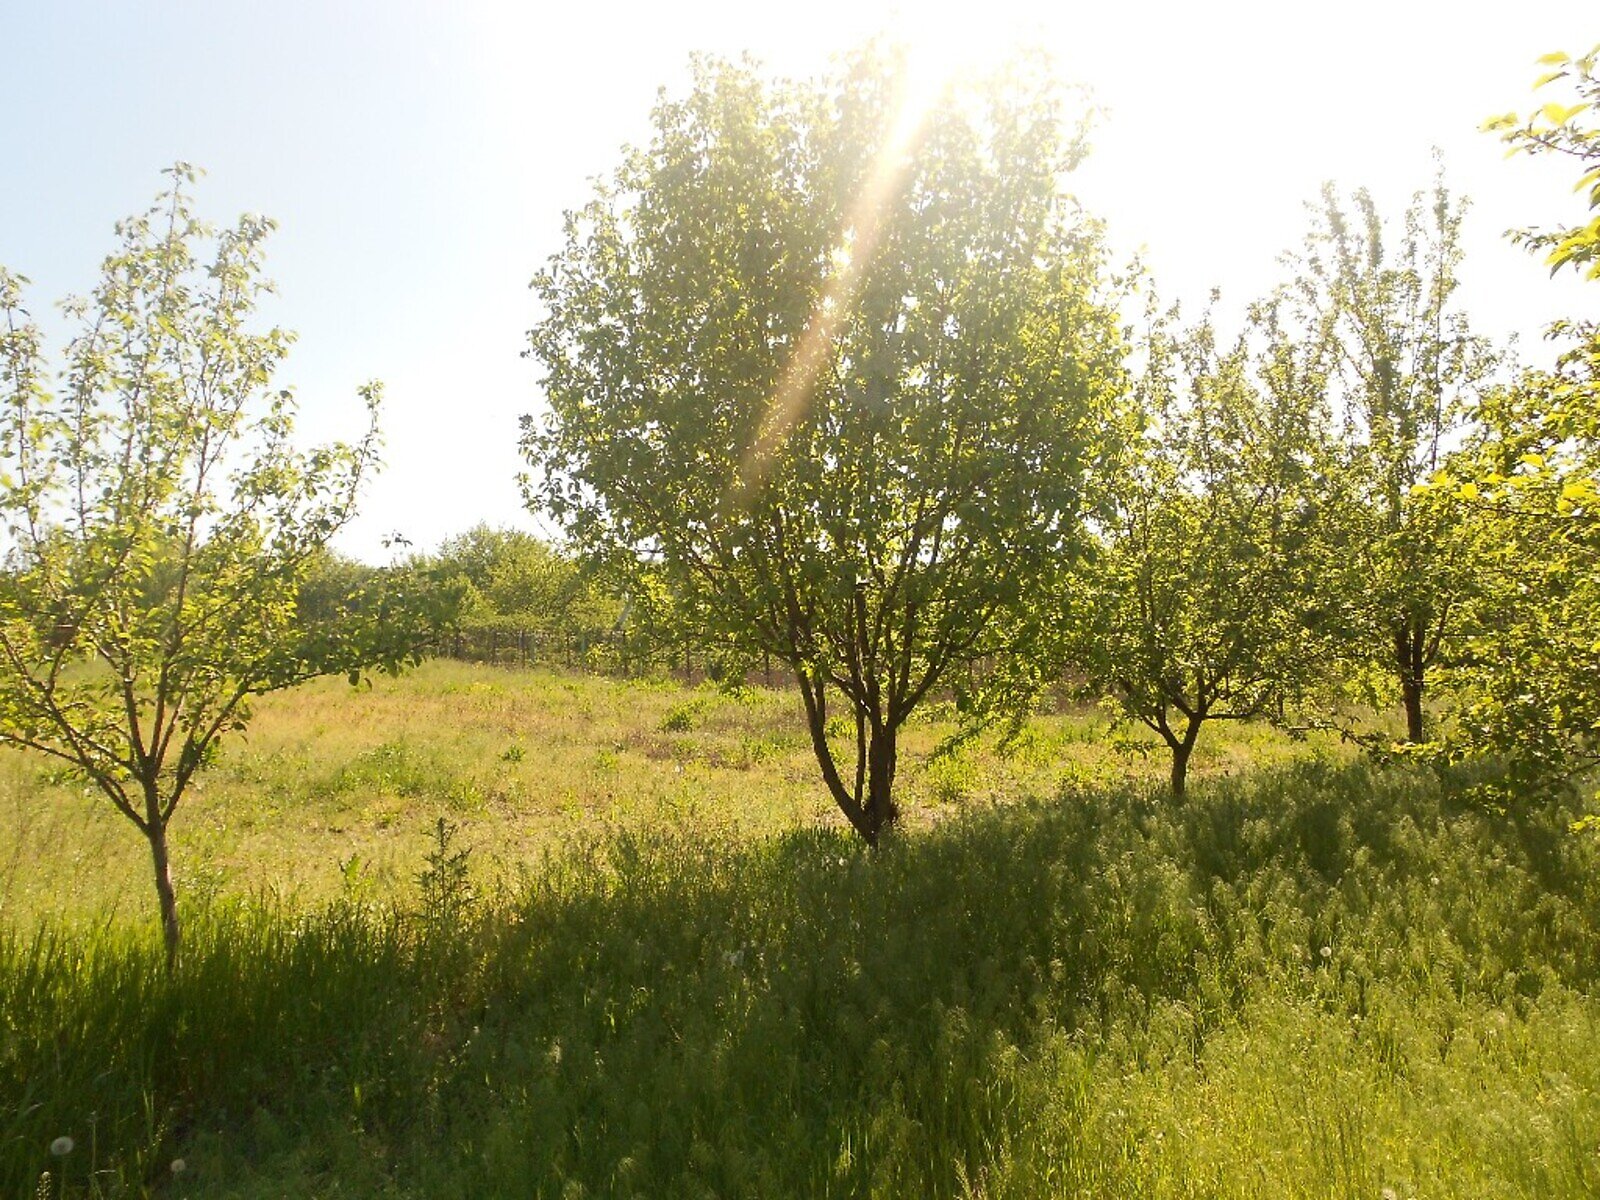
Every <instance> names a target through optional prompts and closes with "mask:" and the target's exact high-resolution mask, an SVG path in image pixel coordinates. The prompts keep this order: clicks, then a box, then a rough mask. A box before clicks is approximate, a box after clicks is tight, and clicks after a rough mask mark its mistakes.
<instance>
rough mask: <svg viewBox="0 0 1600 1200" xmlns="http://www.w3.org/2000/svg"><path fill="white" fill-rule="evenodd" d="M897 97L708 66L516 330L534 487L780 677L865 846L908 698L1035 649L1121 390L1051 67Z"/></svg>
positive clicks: (669, 111)
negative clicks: (835, 714)
mask: <svg viewBox="0 0 1600 1200" xmlns="http://www.w3.org/2000/svg"><path fill="white" fill-rule="evenodd" d="M914 99H915V97H912V96H909V95H908V69H907V67H906V65H905V63H904V62H902V61H901V60H900V59H899V58H898V57H897V56H896V55H894V54H892V53H888V52H884V53H881V54H880V53H875V52H868V53H866V54H864V55H862V56H859V57H857V58H856V59H855V60H853V61H851V62H849V63H848V64H846V66H845V67H844V68H843V70H842V72H841V73H839V74H836V75H835V76H834V77H832V78H829V79H826V80H823V81H821V82H818V83H796V82H791V81H770V80H765V79H763V78H761V77H760V76H759V75H758V74H757V73H756V72H755V70H754V69H753V68H751V67H749V66H747V65H737V64H731V63H725V62H713V61H705V60H702V61H699V62H698V63H697V64H696V67H695V75H694V83H693V86H692V88H691V90H690V92H689V94H688V95H687V96H686V97H684V98H682V99H666V98H663V99H662V100H661V101H660V103H659V104H658V105H657V107H656V109H655V111H654V114H653V126H654V132H653V137H652V140H651V141H650V143H649V144H648V145H647V146H645V147H643V148H640V149H635V150H633V151H630V152H629V153H628V155H627V157H626V159H625V161H624V163H623V165H622V166H621V167H620V168H619V170H618V171H617V172H616V174H615V175H614V176H613V177H612V178H611V179H610V180H608V181H606V182H604V183H603V184H602V185H601V186H600V188H599V189H598V194H597V196H596V197H595V199H594V200H592V201H591V202H590V203H589V204H588V205H586V206H585V207H584V208H583V209H581V210H579V211H578V212H576V213H573V214H571V215H570V216H569V218H568V222H567V240H566V245H565V247H564V248H563V249H562V250H561V251H560V252H559V253H558V254H557V255H556V256H555V257H554V258H553V259H552V260H551V262H550V264H549V266H548V267H547V268H546V269H545V270H544V271H543V272H541V273H540V275H539V276H538V278H537V279H536V281H535V289H536V291H537V292H538V294H539V297H540V300H541V303H542V305H543V307H544V316H543V319H542V320H541V321H540V323H539V324H538V325H537V326H536V327H535V328H534V329H533V330H532V332H531V335H530V337H531V352H532V356H533V357H534V358H535V359H536V360H537V361H538V362H539V363H540V364H541V365H542V366H543V368H544V371H545V375H544V393H545V396H546V398H547V400H548V402H549V405H550V412H549V414H548V416H547V417H546V418H545V419H543V420H540V421H534V420H531V419H530V420H529V421H528V422H527V423H526V425H525V439H524V447H525V450H526V452H527V455H528V457H529V459H530V461H531V463H532V464H533V466H534V467H535V477H534V478H533V479H532V480H531V481H530V490H529V501H530V503H536V504H541V505H543V506H544V507H546V508H547V509H548V510H549V511H550V512H552V513H553V514H554V515H555V516H557V517H558V518H559V519H561V520H562V521H563V522H564V523H565V525H566V527H567V529H568V531H569V532H570V534H571V535H572V537H573V539H574V541H575V542H576V544H577V545H579V546H580V547H582V549H583V550H584V551H585V552H586V553H587V554H589V555H590V556H591V557H593V558H595V559H598V560H602V561H604V562H605V563H606V564H607V565H608V566H609V568H610V569H611V570H613V571H614V572H616V573H617V574H618V575H620V576H621V577H622V578H624V579H626V580H628V581H629V594H630V596H631V597H633V598H634V602H635V603H636V604H638V605H639V606H640V608H641V609H643V610H645V613H646V618H645V619H646V620H647V621H652V622H656V623H668V622H670V623H671V624H672V625H675V626H677V627H678V628H683V629H689V630H692V631H694V633H695V635H696V636H697V638H698V639H699V640H700V641H701V643H702V644H703V645H706V646H707V647H709V648H710V650H711V652H712V653H713V654H714V655H716V656H717V657H719V658H720V659H721V660H722V662H723V664H724V666H725V667H726V668H727V673H728V674H731V675H734V676H736V675H737V672H738V668H739V667H740V665H741V664H743V665H748V664H749V663H750V662H752V661H753V660H754V659H755V658H756V657H758V656H760V655H762V654H768V655H770V656H771V657H772V658H774V659H776V660H778V661H779V662H782V663H783V664H785V665H786V666H787V668H788V669H789V670H790V671H792V673H793V674H794V676H795V678H796V679H797V680H798V682H799V685H800V690H801V695H802V699H803V702H804V705H805V709H806V715H807V723H808V726H809V728H810V731H811V735H812V740H813V745H814V749H815V751H816V755H817V758H818V762H819V765H820V767H821V770H822V775H823V778H824V780H825V781H826V783H827V785H828V788H829V791H830V792H831V793H832V795H833V797H834V799H835V800H836V802H837V803H838V805H839V807H840V809H841V810H842V811H843V812H844V813H845V814H846V815H847V817H848V818H849V819H850V821H851V823H852V824H853V825H854V826H855V827H856V829H857V830H858V831H859V832H860V833H861V834H862V835H863V836H864V837H865V838H867V839H868V840H869V841H875V840H876V839H877V838H878V836H879V834H880V833H881V832H882V831H883V830H884V829H886V828H888V827H889V826H890V825H892V824H893V822H894V820H895V819H896V816H897V812H898V810H897V807H896V805H895V801H894V799H893V784H894V777H895V762H896V750H895V744H896V737H897V735H898V733H899V731H900V730H901V728H902V726H903V725H904V723H905V721H906V719H907V717H908V716H909V715H910V714H911V713H912V712H913V711H914V710H915V709H916V707H917V706H918V705H919V704H920V703H922V701H923V700H924V698H925V697H927V696H928V695H929V693H930V692H932V691H934V690H935V689H938V688H940V687H948V686H950V685H951V684H952V683H953V681H954V677H955V675H956V673H957V672H958V670H961V669H962V668H964V667H965V666H967V665H968V664H972V663H975V662H981V661H983V660H985V658H986V657H988V656H995V657H997V658H1000V659H1004V660H1009V661H1025V660H1027V659H1029V658H1031V657H1032V640H1033V639H1036V637H1037V636H1038V630H1039V628H1040V625H1039V622H1038V621H1037V620H1033V621H1029V620H1025V619H1022V618H1023V615H1024V613H1025V611H1026V610H1027V608H1028V606H1047V605H1048V603H1049V601H1048V600H1047V599H1046V598H1047V597H1048V596H1049V594H1050V592H1051V590H1052V588H1053V586H1054V579H1055V577H1056V576H1057V575H1058V574H1059V573H1060V572H1061V571H1062V570H1063V568H1064V566H1065V565H1066V564H1067V563H1069V562H1070V560H1071V559H1072V557H1073V556H1074V554H1075V553H1076V552H1077V549H1078V547H1079V545H1080V542H1081V539H1082V525H1083V519H1084V517H1085V514H1086V513H1088V512H1089V511H1091V509H1092V508H1093V507H1094V505H1095V503H1096V499H1095V497H1096V492H1097V490H1098V489H1097V488H1096V486H1095V484H1096V481H1097V474H1098V472H1099V471H1100V469H1101V464H1102V462H1103V461H1104V460H1105V457H1106V448H1105V442H1106V439H1107V434H1108V428H1109V427H1110V424H1111V421H1110V410H1111V409H1112V408H1113V406H1114V404H1115V402H1116V399H1117V397H1118V395H1119V394H1120V392H1121V387H1122V384H1121V373H1120V365H1119V364H1120V357H1121V345H1120V338H1119V331H1118V328H1117V323H1116V319H1115V314H1114V310H1113V308H1112V306H1111V305H1110V303H1109V302H1108V300H1107V298H1106V296H1105V293H1104V288H1103V286H1102V283H1101V261H1100V260H1101V251H1100V248H1099V244H1098V241H1097V233H1096V231H1095V229H1094V228H1093V227H1092V226H1091V225H1089V224H1088V223H1087V222H1085V221H1084V220H1082V219H1081V218H1080V217H1079V216H1078V215H1077V214H1076V213H1075V212H1074V210H1073V208H1072V206H1071V204H1070V202H1069V201H1068V199H1067V198H1066V197H1065V195H1064V194H1063V193H1062V191H1061V189H1060V184H1059V178H1060V175H1061V173H1062V171H1063V170H1064V169H1065V168H1067V167H1070V166H1071V165H1072V164H1073V163H1074V162H1076V160H1077V159H1078V157H1079V156H1080V155H1081V153H1082V147H1081V145H1080V144H1079V142H1077V141H1072V140H1065V141H1064V140H1063V134H1062V125H1061V102H1060V99H1059V97H1058V96H1057V93H1056V91H1055V90H1054V88H1053V87H1052V86H1051V85H1050V84H1049V82H1048V80H1046V79H1044V78H1042V77H1041V76H1040V74H1039V72H1037V71H1034V70H1030V69H1028V68H1027V67H1026V66H1020V65H1019V66H1018V67H1017V68H1016V69H1015V70H1013V71H1012V72H1011V73H1009V74H1006V75H1004V76H999V77H995V78H990V79H987V80H978V81H971V82H968V83H966V84H964V85H962V86H959V87H956V88H953V89H951V90H949V91H947V92H946V93H944V94H943V95H941V96H938V97H936V98H934V99H932V100H931V101H930V102H929V105H928V109H927V111H926V112H921V111H915V110H913V109H911V108H910V107H909V106H910V105H911V104H912V103H913V101H914ZM830 693H835V694H837V695H838V696H839V697H842V698H843V703H844V710H845V714H846V718H847V727H848V728H849V729H853V738H851V737H849V735H848V734H847V737H846V741H847V745H849V746H850V749H849V750H848V751H845V752H844V754H839V753H838V751H837V749H836V746H835V744H834V743H833V742H832V741H831V740H830V738H829V735H828V732H827V731H828V728H829V713H830V707H829V705H830Z"/></svg>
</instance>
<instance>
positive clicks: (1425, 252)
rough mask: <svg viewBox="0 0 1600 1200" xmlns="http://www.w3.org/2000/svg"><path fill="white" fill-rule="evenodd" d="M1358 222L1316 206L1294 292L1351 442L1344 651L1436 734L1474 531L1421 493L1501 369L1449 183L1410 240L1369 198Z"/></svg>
mask: <svg viewBox="0 0 1600 1200" xmlns="http://www.w3.org/2000/svg"><path fill="white" fill-rule="evenodd" d="M1353 203H1354V215H1353V218H1352V216H1351V215H1349V214H1347V213H1346V212H1345V210H1344V208H1343V207H1342V206H1341V203H1340V201H1339V199H1338V196H1337V194H1336V193H1335V192H1334V190H1333V188H1332V187H1331V186H1330V187H1328V188H1325V189H1324V192H1323V198H1322V204H1321V206H1320V207H1319V208H1317V209H1315V210H1314V223H1313V227H1312V230H1311V233H1310V235H1309V236H1308V238H1307V242H1306V247H1305V249H1304V251H1303V252H1302V253H1301V255H1300V256H1299V258H1298V264H1299V268H1300V273H1299V278H1298V279H1297V280H1296V281H1295V283H1294V284H1293V286H1292V287H1291V289H1289V293H1288V294H1289V296H1290V297H1291V298H1292V301H1293V302H1294V303H1296V304H1297V305H1298V307H1299V309H1300V312H1301V314H1302V317H1303V319H1304V320H1305V322H1306V325H1307V336H1308V337H1309V338H1311V339H1313V340H1316V341H1320V342H1321V343H1323V344H1324V345H1325V346H1326V347H1328V351H1329V354H1330V356H1331V363H1332V366H1331V368H1330V371H1329V377H1328V381H1329V397H1330V401H1331V404H1332V407H1333V410H1334V413H1335V419H1336V422H1337V426H1338V428H1339V430H1340V432H1341V440H1342V460H1343V461H1342V469H1341V470H1340V471H1339V472H1337V474H1336V475H1335V476H1334V477H1333V478H1332V479H1331V480H1330V482H1331V484H1332V489H1331V497H1330V500H1331V503H1332V504H1333V505H1334V506H1336V507H1337V510H1338V511H1337V516H1336V517H1335V516H1334V515H1333V514H1332V513H1330V514H1329V515H1330V521H1329V523H1328V528H1329V529H1330V530H1331V531H1333V536H1334V537H1335V538H1336V539H1337V545H1336V546H1335V551H1336V553H1337V557H1338V559H1339V561H1341V562H1342V563H1343V564H1344V569H1343V571H1342V573H1341V574H1342V579H1340V580H1338V581H1330V583H1331V584H1332V589H1333V591H1334V592H1335V593H1336V594H1337V595H1338V597H1339V598H1340V600H1341V603H1342V604H1343V607H1344V612H1343V615H1342V624H1343V626H1344V628H1346V629H1347V630H1348V631H1349V633H1348V643H1347V650H1348V656H1349V658H1350V659H1351V660H1352V662H1353V664H1355V665H1358V666H1359V665H1362V664H1367V665H1370V666H1372V667H1373V668H1375V669H1376V670H1378V671H1379V672H1380V673H1381V674H1382V675H1386V676H1387V677H1388V678H1389V679H1390V680H1392V681H1393V683H1394V684H1395V685H1396V686H1397V690H1398V692H1399V698H1400V702H1401V705H1402V707H1403V709H1404V713H1405V720H1406V739H1407V741H1409V742H1412V743H1421V742H1423V741H1425V740H1426V739H1427V723H1426V708H1425V703H1424V700H1425V695H1426V691H1427V685H1428V674H1429V672H1430V670H1431V669H1432V668H1433V667H1434V666H1435V665H1437V664H1438V663H1439V662H1440V661H1441V658H1442V656H1444V655H1445V654H1446V652H1447V650H1448V647H1449V640H1450V638H1451V636H1452V635H1453V634H1454V633H1455V632H1456V631H1457V630H1458V629H1459V626H1460V621H1461V614H1462V606H1463V604H1464V602H1465V601H1466V600H1467V599H1468V598H1469V597H1470V596H1471V594H1472V591H1473V588H1474V586H1475V582H1476V578H1477V566H1476V565H1475V563H1474V559H1473V554H1472V550H1473V547H1474V544H1475V543H1474V535H1473V530H1472V528H1471V527H1470V523H1468V522H1466V521H1465V520H1464V519H1463V515H1462V514H1461V512H1460V511H1459V510H1458V509H1456V508H1455V507H1453V506H1451V505H1449V504H1445V503H1441V502H1440V501H1439V498H1438V497H1437V496H1435V495H1433V494H1432V493H1430V492H1429V491H1428V490H1427V489H1426V488H1425V487H1424V486H1422V485H1425V484H1426V483H1427V482H1428V481H1429V480H1430V479H1431V478H1432V477H1433V476H1434V475H1435V474H1437V473H1438V471H1439V470H1440V469H1441V468H1442V467H1443V466H1444V463H1445V457H1446V454H1447V453H1448V451H1449V449H1450V445H1451V441H1452V439H1453V438H1455V437H1456V436H1458V434H1459V431H1460V427H1461V422H1462V419H1463V414H1464V412H1465V411H1466V410H1467V408H1468V406H1469V405H1470V403H1471V402H1472V400H1473V399H1474V398H1475V397H1476V396H1477V395H1478V394H1479V392H1480V390H1481V389H1482V388H1483V386H1484V385H1485V383H1486V380H1487V379H1488V376H1489V374H1490V372H1491V371H1492V370H1493V368H1494V365H1495V358H1494V355H1493V354H1492V353H1491V352H1490V350H1489V347H1488V345H1487V343H1486V342H1485V341H1484V340H1483V339H1482V338H1479V337H1477V336H1475V335H1473V334H1472V332H1471V331H1470V329H1469V328H1468V325H1467V321H1466V318H1465V315H1464V314H1463V313H1462V312H1461V311H1460V309H1459V307H1457V305H1456V302H1455V291H1456V286H1457V277H1456V271H1457V268H1458V266H1459V263H1460V259H1461V250H1460V225H1461V214H1462V205H1461V204H1460V203H1459V202H1457V201H1454V200H1453V199H1452V198H1451V196H1450V194H1449V192H1448V191H1447V190H1446V189H1445V187H1444V184H1443V182H1442V181H1440V182H1436V183H1435V185H1434V187H1433V189H1432V191H1431V193H1428V194H1424V193H1418V194H1417V195H1416V196H1415V197H1414V198H1413V200H1412V203H1411V205H1410V207H1409V208H1408V210H1407V212H1406V215H1405V221H1404V226H1403V229H1402V232H1401V235H1400V238H1399V239H1398V245H1392V244H1391V242H1390V240H1389V237H1388V232H1389V231H1388V230H1386V228H1385V225H1384V222H1383V219H1382V218H1381V216H1380V215H1379V213H1378V210H1377V206H1376V204H1375V203H1374V202H1373V200H1372V198H1371V196H1370V195H1368V193H1367V192H1365V191H1357V192H1356V193H1355V194H1354V196H1353Z"/></svg>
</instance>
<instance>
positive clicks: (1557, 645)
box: [1435, 47, 1600, 801]
mask: <svg viewBox="0 0 1600 1200" xmlns="http://www.w3.org/2000/svg"><path fill="white" fill-rule="evenodd" d="M1597 54H1600V47H1597V48H1596V50H1593V51H1590V53H1589V54H1587V55H1585V56H1583V57H1581V58H1576V59H1574V58H1571V57H1570V56H1568V55H1565V54H1559V53H1558V54H1550V55H1546V56H1545V57H1544V58H1543V59H1542V60H1541V63H1542V64H1543V65H1545V66H1547V67H1549V68H1551V69H1550V70H1549V71H1547V72H1546V73H1545V74H1544V75H1543V76H1542V77H1541V78H1540V79H1539V80H1538V82H1537V83H1536V84H1535V86H1536V87H1546V86H1549V85H1551V84H1554V83H1558V82H1560V83H1565V84H1566V85H1568V86H1569V87H1570V88H1571V89H1572V90H1573V91H1574V92H1575V93H1576V96H1577V99H1578V101H1579V102H1578V103H1577V104H1573V105H1563V104H1560V103H1557V102H1554V101H1552V102H1551V103H1549V104H1546V105H1545V106H1544V107H1543V108H1541V109H1540V110H1538V111H1537V112H1535V113H1533V114H1531V115H1530V116H1529V117H1528V118H1527V119H1526V120H1525V121H1523V120H1520V119H1519V118H1518V117H1517V116H1516V114H1507V115H1505V116H1502V117H1497V118H1494V119H1493V120H1491V121H1489V122H1488V123H1487V124H1486V126H1485V127H1486V128H1487V129H1489V130H1492V131H1497V132H1499V134H1500V136H1501V138H1502V139H1503V140H1504V141H1506V142H1508V143H1509V144H1510V145H1511V148H1512V149H1511V152H1512V153H1524V154H1555V155H1561V156H1565V157H1568V158H1571V159H1573V160H1575V166H1576V168H1577V169H1578V171H1579V172H1580V176H1579V180H1578V185H1577V190H1578V191H1581V192H1586V193H1587V199H1588V203H1589V208H1590V210H1591V211H1596V210H1600V130H1597V129H1596V128H1594V125H1593V105H1594V104H1595V102H1596V101H1597V100H1600V80H1597V79H1596V75H1595V65H1596V61H1597ZM1512 237H1513V239H1514V240H1516V241H1517V242H1519V243H1520V244H1522V245H1524V246H1526V247H1527V248H1528V249H1530V250H1532V251H1534V252H1536V253H1543V254H1544V256H1545V262H1546V263H1547V264H1548V265H1549V266H1550V268H1551V272H1552V274H1554V273H1555V272H1556V271H1559V270H1560V269H1561V268H1562V267H1564V266H1571V267H1572V268H1573V269H1575V270H1579V271H1584V272H1585V273H1586V275H1587V276H1588V277H1589V278H1591V279H1594V278H1600V257H1597V253H1596V251H1597V247H1600V216H1597V217H1596V218H1595V219H1594V220H1593V221H1591V222H1589V223H1588V224H1587V225H1579V226H1574V227H1572V228H1567V229H1560V230H1555V231H1551V232H1544V233H1540V232H1534V231H1526V230H1525V231H1521V232H1517V233H1513V234H1512ZM1549 336H1550V340H1551V341H1552V342H1554V343H1556V344H1558V345H1560V346H1561V347H1562V349H1561V352H1560V354H1559V355H1558V357H1557V359H1556V361H1555V364H1554V365H1553V367H1537V366H1536V367H1529V368H1527V369H1524V370H1523V371H1521V372H1520V373H1519V374H1518V376H1517V377H1516V379H1515V380H1514V381H1512V382H1511V383H1510V384H1508V385H1507V386H1505V387H1502V388H1498V389H1496V390H1494V391H1493V392H1491V393H1490V394H1489V395H1488V396H1486V397H1485V398H1484V400H1483V402H1482V404H1481V405H1480V406H1479V409H1478V413H1477V416H1478V422H1479V429H1478V432H1477V436H1476V437H1475V438H1474V439H1473V440H1472V442H1471V444H1470V445H1469V446H1468V447H1467V448H1466V450H1465V451H1464V452H1463V453H1462V454H1461V455H1459V456H1458V457H1457V458H1456V460H1455V461H1453V462H1452V463H1451V464H1450V468H1449V470H1448V472H1446V473H1443V474H1441V476H1440V478H1439V479H1438V480H1437V487H1436V489H1435V490H1436V491H1438V492H1439V493H1440V494H1441V495H1442V496H1446V497H1448V498H1449V499H1451V500H1453V501H1454V502H1455V504H1456V506H1457V507H1458V508H1459V509H1460V510H1462V511H1465V512H1468V513H1471V514H1473V515H1474V517H1475V519H1477V520H1479V521H1481V522H1483V523H1484V524H1485V525H1486V526H1487V527H1489V528H1490V529H1491V530H1492V535H1491V537H1490V539H1489V541H1490V542H1491V544H1492V545H1493V546H1494V549H1495V552H1494V554H1493V557H1492V559H1491V560H1490V564H1491V565H1492V568H1493V575H1492V585H1491V586H1490V587H1488V588H1487V589H1486V590H1485V594H1484V595H1483V597H1482V599H1481V601H1480V604H1479V609H1478V613H1477V622H1476V624H1477V628H1476V636H1475V637H1474V638H1473V640H1472V644H1471V654H1470V657H1469V659H1468V661H1467V663H1466V664H1465V665H1464V669H1463V670H1462V671H1461V672H1460V685H1461V688H1460V690H1461V693H1462V700H1461V708H1462V710H1463V711H1462V718H1461V721H1460V729H1459V730H1458V733H1457V737H1456V738H1455V739H1454V746H1453V748H1454V749H1456V750H1458V751H1465V752H1466V753H1469V754H1473V755H1488V756H1492V757H1498V758H1503V759H1507V760H1509V761H1510V762H1511V763H1512V764H1513V766H1514V773H1513V778H1512V784H1511V786H1510V788H1508V789H1507V790H1505V791H1504V792H1503V793H1502V797H1501V798H1502V800H1506V801H1513V800H1516V801H1520V799H1521V798H1522V797H1524V796H1525V795H1526V794H1527V793H1528V792H1529V791H1530V790H1531V789H1533V788H1535V787H1540V786H1547V785H1549V784H1550V782H1551V781H1552V780H1560V779H1564V778H1566V777H1567V776H1569V775H1571V774H1572V773H1574V772H1582V771H1585V770H1589V769H1592V768H1594V767H1596V766H1597V765H1600V685H1597V683H1596V680H1597V678H1600V675H1597V670H1600V618H1597V616H1596V614H1597V612H1600V327H1597V326H1595V325H1593V324H1585V323H1574V322H1557V323H1556V324H1555V325H1554V326H1553V327H1552V328H1551V330H1550V331H1549Z"/></svg>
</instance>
